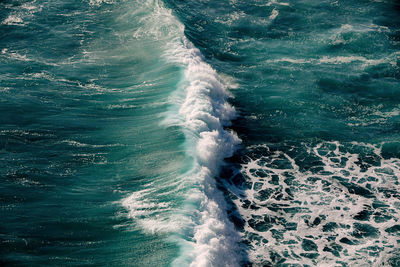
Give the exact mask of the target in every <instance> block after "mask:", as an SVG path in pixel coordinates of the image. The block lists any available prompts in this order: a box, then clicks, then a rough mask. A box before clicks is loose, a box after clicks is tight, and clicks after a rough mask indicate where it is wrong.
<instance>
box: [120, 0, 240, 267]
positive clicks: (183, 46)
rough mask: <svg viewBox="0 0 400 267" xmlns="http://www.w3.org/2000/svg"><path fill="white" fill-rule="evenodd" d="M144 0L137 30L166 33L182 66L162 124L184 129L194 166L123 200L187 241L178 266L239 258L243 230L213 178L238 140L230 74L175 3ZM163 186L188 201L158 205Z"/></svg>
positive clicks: (154, 228) (144, 219) (145, 223)
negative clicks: (190, 34) (188, 32)
mask: <svg viewBox="0 0 400 267" xmlns="http://www.w3.org/2000/svg"><path fill="white" fill-rule="evenodd" d="M143 6H144V7H145V8H147V9H151V10H152V12H151V15H150V16H148V17H145V18H143V20H142V23H143V25H142V26H144V27H140V28H139V29H137V30H136V32H135V34H134V36H135V38H138V39H145V38H150V39H155V40H158V41H160V40H164V41H165V53H164V57H165V60H166V61H167V62H168V64H174V65H177V66H180V67H181V69H182V72H183V73H182V78H181V82H180V84H179V86H178V88H177V90H176V92H175V93H174V94H173V96H171V98H170V100H171V105H172V108H171V111H170V112H169V113H168V114H167V117H166V119H165V121H164V124H165V125H178V126H180V127H181V128H182V129H183V131H184V133H185V136H186V140H187V141H186V154H187V155H188V157H191V158H192V164H191V165H192V168H191V169H190V170H189V171H188V172H186V173H185V174H183V175H181V176H178V177H175V179H174V178H173V177H166V178H165V179H162V180H157V183H156V184H152V185H151V186H150V185H149V186H146V187H145V189H143V190H142V191H138V192H135V193H133V194H132V195H131V196H129V197H128V198H126V199H125V200H123V205H124V206H125V207H126V208H127V209H128V210H129V215H130V217H132V218H133V219H134V220H135V221H136V222H137V223H138V224H139V225H140V226H141V227H142V228H143V229H144V230H147V231H148V232H168V233H171V234H173V235H174V238H175V239H174V240H175V242H177V243H178V244H180V247H181V253H180V255H179V257H178V258H177V259H176V260H175V261H174V262H173V265H174V266H238V265H239V263H240V260H241V255H240V251H239V247H238V242H239V241H240V236H239V235H238V233H237V231H236V230H235V228H234V226H233V224H232V223H231V222H230V221H229V220H228V218H227V214H226V207H225V206H226V203H225V200H224V197H223V195H222V192H220V191H219V190H218V189H217V187H216V182H215V180H214V177H215V176H216V175H218V171H219V168H220V166H221V164H223V159H224V158H226V157H229V156H231V155H232V154H233V152H234V150H235V148H236V146H237V145H238V144H239V143H240V140H239V138H238V137H237V136H236V134H235V133H233V132H231V131H228V130H226V129H224V127H225V126H228V125H229V124H230V120H232V119H233V118H234V116H235V109H234V108H233V107H232V106H231V105H230V104H229V103H228V101H227V100H228V98H229V97H230V96H229V94H228V92H227V85H226V84H225V83H224V81H227V80H228V79H226V77H225V78H224V79H222V78H220V77H219V76H218V74H217V73H216V71H215V70H214V69H212V68H211V67H210V66H209V65H208V64H207V63H206V62H205V61H204V59H203V57H202V54H201V52H200V51H199V50H198V49H197V48H195V47H194V45H193V44H192V43H191V42H190V41H189V40H188V39H186V37H185V35H184V26H183V25H182V24H181V23H180V22H179V21H178V20H177V19H176V18H175V17H174V16H173V15H172V14H171V11H170V10H167V9H165V8H164V7H163V6H162V4H160V3H159V2H158V1H155V2H153V1H149V2H146V3H145V4H144V5H143ZM137 12H140V11H137ZM148 12H149V10H147V11H146V13H148ZM160 189H162V190H160ZM145 190H147V191H145ZM169 190H173V191H172V192H171V191H169ZM161 192H164V194H169V195H171V196H174V197H182V198H183V199H184V200H183V206H182V205H180V206H174V205H172V204H169V206H168V208H166V207H164V206H162V207H159V206H157V205H158V204H157V203H160V202H159V201H160V199H162V196H161V194H162V193H161ZM165 192H167V193H165ZM144 195H145V196H144ZM163 205H164V204H163ZM165 205H166V204H165ZM138 207H139V208H138ZM142 207H143V208H142ZM146 212H149V213H147V214H146Z"/></svg>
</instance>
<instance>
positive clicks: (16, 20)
mask: <svg viewBox="0 0 400 267" xmlns="http://www.w3.org/2000/svg"><path fill="white" fill-rule="evenodd" d="M1 24H4V25H21V24H23V20H22V18H21V17H19V16H17V15H16V14H11V15H9V16H8V17H7V18H6V19H4V20H3V22H2V23H1Z"/></svg>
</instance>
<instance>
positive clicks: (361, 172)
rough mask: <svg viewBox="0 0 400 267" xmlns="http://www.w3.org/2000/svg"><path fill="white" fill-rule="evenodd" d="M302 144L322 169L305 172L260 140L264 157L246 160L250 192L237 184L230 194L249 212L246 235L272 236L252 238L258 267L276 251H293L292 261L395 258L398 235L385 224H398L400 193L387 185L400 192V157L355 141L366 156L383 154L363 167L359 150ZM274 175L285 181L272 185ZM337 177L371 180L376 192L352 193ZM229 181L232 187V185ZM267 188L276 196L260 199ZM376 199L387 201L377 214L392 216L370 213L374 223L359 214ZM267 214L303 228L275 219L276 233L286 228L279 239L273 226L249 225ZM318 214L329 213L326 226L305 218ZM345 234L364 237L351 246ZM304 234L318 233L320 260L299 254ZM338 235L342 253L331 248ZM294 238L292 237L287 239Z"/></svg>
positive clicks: (378, 262) (375, 262)
mask: <svg viewBox="0 0 400 267" xmlns="http://www.w3.org/2000/svg"><path fill="white" fill-rule="evenodd" d="M303 146H304V147H303V149H302V150H301V151H307V154H308V155H311V156H312V157H315V158H316V159H318V160H319V161H320V162H321V163H322V164H315V165H319V166H321V167H322V168H321V170H320V171H308V170H303V169H301V168H300V167H299V166H298V165H297V164H296V159H295V158H292V157H290V156H289V155H288V154H286V153H285V152H282V151H274V152H272V151H270V149H269V147H268V146H266V145H260V146H255V147H253V148H250V150H252V149H255V150H256V151H262V153H261V155H260V154H259V153H257V154H259V155H260V156H259V157H258V158H249V162H248V163H246V164H244V165H243V166H242V170H241V172H242V173H243V174H244V176H245V177H246V179H247V180H246V181H247V182H249V183H250V184H251V187H250V188H249V189H247V190H244V191H243V192H241V191H240V190H238V188H235V187H233V188H231V192H232V193H233V194H235V195H236V196H237V197H238V199H236V200H234V202H235V203H236V205H237V208H238V210H239V212H240V214H241V215H242V218H244V220H245V221H246V223H245V229H244V230H245V231H244V235H245V238H248V237H249V236H251V235H252V234H253V235H256V236H259V237H260V239H262V238H264V239H265V240H267V242H268V243H264V242H262V241H261V240H260V239H250V242H251V248H252V249H251V250H250V252H249V257H250V260H252V261H253V262H254V263H255V264H256V265H258V264H259V265H262V264H263V263H265V262H270V263H271V262H272V263H273V262H274V261H273V259H272V258H271V257H270V256H271V252H274V253H277V254H279V255H281V256H283V255H287V256H285V257H286V261H285V263H286V264H294V265H295V264H308V265H311V266H335V264H336V263H337V261H343V262H346V263H348V264H350V265H349V266H382V265H383V264H382V263H385V262H387V260H388V258H390V256H393V253H394V251H395V248H396V246H397V241H396V236H395V234H391V233H388V232H387V231H385V230H386V229H388V228H389V227H392V226H394V225H398V224H399V221H400V201H399V199H398V197H396V196H393V197H387V196H385V193H384V192H385V190H392V191H395V192H400V186H399V177H400V160H399V159H396V158H392V159H384V158H383V157H382V155H381V154H382V151H381V150H382V145H371V144H364V143H356V142H353V143H351V144H346V146H347V147H348V148H349V147H350V150H351V146H353V148H354V149H356V150H357V151H358V150H360V151H361V150H362V151H367V154H366V155H368V156H373V157H376V161H377V162H378V163H379V164H378V165H376V166H375V165H371V166H368V167H367V168H363V169H362V168H361V166H360V164H359V160H360V155H359V154H357V153H353V152H350V151H345V150H344V147H343V145H342V144H340V143H339V142H327V143H320V144H317V145H314V146H308V145H306V144H303ZM302 153H304V152H302ZM262 155H265V156H262ZM296 156H297V155H296ZM299 160H300V161H301V160H303V159H299ZM278 161H279V162H286V164H284V167H280V168H279V167H277V166H276V165H275V163H274V162H278ZM257 173H261V174H262V175H258V174H257ZM273 176H275V177H277V178H278V179H279V182H278V183H276V184H274V183H271V179H272V177H273ZM290 177H292V178H294V179H293V181H292V182H291V183H292V184H291V183H287V182H284V181H285V179H287V178H290ZM338 177H339V178H343V179H348V181H350V182H352V183H354V184H359V185H361V186H366V184H370V191H371V192H373V194H374V198H366V197H363V196H361V195H357V194H354V193H352V192H350V191H349V188H348V187H346V186H344V185H343V184H342V183H340V182H339V181H340V180H339V179H338ZM227 187H231V186H229V185H228V184H227ZM286 189H290V190H291V194H292V195H293V196H290V195H289V193H288V191H286ZM262 190H264V191H268V190H270V192H273V194H272V195H271V196H270V197H262V198H260V192H263V191H262ZM274 194H275V195H274ZM278 194H281V197H279V198H276V197H274V196H276V195H278ZM243 200H248V201H250V202H251V203H252V204H253V205H255V206H256V207H257V209H249V208H248V206H243ZM375 200H377V201H380V202H382V203H384V204H385V205H387V208H376V209H374V210H373V212H376V213H377V214H378V213H380V214H382V215H389V216H390V217H389V218H388V219H387V220H384V221H375V220H373V219H372V217H373V216H372V215H371V219H370V220H367V221H362V220H361V221H360V220H356V219H355V218H354V216H355V215H357V214H358V213H359V212H361V211H363V210H365V209H366V207H371V206H372V205H373V202H374V201H375ZM274 205H276V206H274ZM269 207H283V208H285V207H290V208H297V209H298V211H297V212H284V211H283V210H280V209H278V210H274V209H269ZM338 208H339V209H338ZM371 209H372V208H371ZM266 215H267V216H272V217H276V218H284V219H285V220H286V221H287V222H295V223H297V228H296V229H295V230H287V231H284V226H283V225H282V224H279V223H273V225H272V228H271V229H273V231H278V232H281V233H282V232H283V235H282V238H277V237H276V236H274V235H273V233H272V231H270V230H266V231H263V230H260V231H259V230H257V229H255V228H254V227H252V226H251V225H250V223H249V222H250V221H251V220H260V221H261V222H262V221H263V218H264V216H266ZM257 216H259V219H257V218H258V217H257ZM317 217H320V218H322V222H321V223H320V224H319V225H315V226H310V225H309V224H308V223H306V222H305V220H308V221H309V222H313V220H314V219H315V218H317ZM327 222H334V223H337V224H338V225H342V226H344V227H339V228H336V229H335V230H334V231H323V225H324V224H325V223H327ZM263 223H264V224H266V223H265V222H263ZM354 223H361V224H369V225H371V226H373V227H374V228H376V229H377V231H378V233H379V236H377V237H366V238H361V239H357V238H355V237H353V236H352V233H353V232H354V231H356V229H355V228H354ZM332 238H333V239H332ZM342 238H349V239H352V240H357V241H358V242H359V243H358V244H354V245H348V244H345V243H343V242H339V240H341V239H342ZM304 239H312V241H313V242H314V243H315V244H316V245H317V246H318V248H317V250H316V251H311V252H316V253H319V256H318V257H317V258H316V259H315V260H313V259H310V258H307V257H299V256H298V255H300V254H301V253H304V252H307V251H304V250H303V248H302V245H301V241H302V240H304ZM332 240H334V241H335V242H336V243H337V244H340V245H341V246H342V247H343V249H342V250H341V251H340V252H339V253H340V257H336V256H334V255H332V254H331V253H330V252H329V251H326V250H324V248H325V247H326V246H327V247H329V246H331V244H332ZM288 241H291V242H293V243H287V242H288ZM374 246H378V247H379V249H381V252H380V253H377V254H372V253H371V249H372V250H373V247H374ZM295 255H297V256H295Z"/></svg>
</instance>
